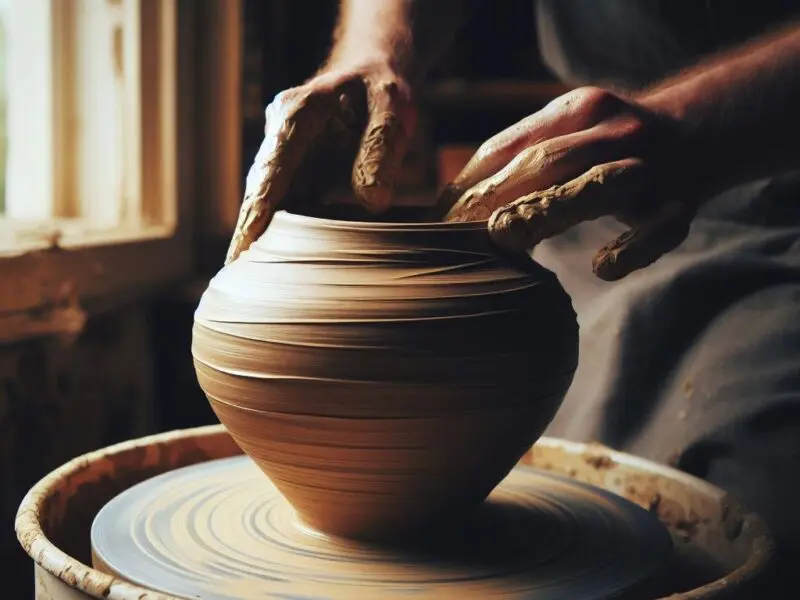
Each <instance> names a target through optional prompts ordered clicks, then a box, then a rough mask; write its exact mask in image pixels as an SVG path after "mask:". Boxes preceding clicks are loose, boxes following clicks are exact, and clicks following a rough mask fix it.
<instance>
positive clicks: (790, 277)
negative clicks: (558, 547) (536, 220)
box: [542, 219, 800, 551]
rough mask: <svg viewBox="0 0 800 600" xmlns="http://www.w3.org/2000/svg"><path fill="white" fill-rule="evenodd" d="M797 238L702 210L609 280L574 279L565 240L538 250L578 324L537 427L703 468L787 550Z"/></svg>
mask: <svg viewBox="0 0 800 600" xmlns="http://www.w3.org/2000/svg"><path fill="white" fill-rule="evenodd" d="M798 239H800V236H798V233H797V232H790V231H786V230H783V231H781V230H778V229H771V228H761V229H758V228H749V229H742V228H741V227H740V226H737V225H734V224H730V223H729V224H724V223H720V222H717V221H711V220H702V219H701V220H700V221H698V222H697V223H696V224H695V227H694V231H693V238H691V239H690V240H688V241H687V243H686V244H685V245H684V246H683V247H682V248H681V249H680V251H678V252H676V253H675V254H674V255H670V256H669V257H665V258H664V259H662V260H661V261H659V262H658V263H656V265H654V266H653V267H652V268H650V269H646V270H644V271H642V272H639V273H636V274H635V275H633V276H631V277H629V278H626V279H625V280H623V281H621V282H619V283H617V284H613V285H610V286H606V285H602V284H601V285H598V284H595V283H590V281H589V279H588V277H590V273H589V272H588V270H584V272H583V276H584V277H586V279H583V280H582V279H581V274H580V273H577V272H575V271H570V272H567V271H565V269H580V268H582V267H581V262H580V261H575V260H574V259H572V255H571V254H570V253H569V252H567V253H564V254H563V257H564V259H565V262H564V263H561V262H559V261H560V260H561V256H562V255H559V253H558V252H555V251H553V252H552V253H550V254H545V255H544V258H543V259H542V260H543V262H544V263H545V264H547V265H548V266H550V267H551V268H553V269H554V270H555V271H556V272H557V273H559V275H560V276H561V275H562V274H563V276H562V277H561V278H562V281H563V282H564V285H565V287H566V288H567V289H568V291H570V293H573V294H574V295H575V298H576V302H575V303H576V308H577V310H578V312H579V320H580V323H581V364H580V366H579V369H578V373H577V374H576V380H575V383H574V385H573V387H572V389H571V390H570V393H569V394H568V397H567V399H566V400H565V403H564V405H563V406H562V409H561V411H560V412H559V414H558V416H557V417H556V420H555V421H554V423H553V425H552V426H551V428H550V429H549V430H548V432H547V433H548V434H550V435H559V436H563V437H568V438H573V439H579V440H597V441H600V442H602V443H605V444H608V445H610V446H612V447H615V448H618V449H621V450H624V451H628V452H632V453H635V454H638V455H642V456H645V457H648V458H651V459H654V460H656V461H659V462H665V463H671V464H673V465H674V466H677V467H678V468H680V469H683V470H686V471H688V472H690V473H692V474H694V475H697V476H700V477H702V478H705V479H707V480H709V481H711V482H712V483H715V484H717V485H719V486H721V487H723V488H725V489H726V490H728V491H730V492H731V493H733V494H734V495H735V496H737V497H738V498H740V499H741V500H742V501H744V502H745V503H746V504H747V505H748V506H750V507H751V508H753V509H755V510H757V511H758V512H760V513H761V514H762V515H763V516H764V517H765V518H766V519H767V520H768V522H769V524H770V526H771V528H772V529H773V531H774V532H776V533H777V534H778V535H779V536H780V538H781V542H782V544H783V545H784V551H786V550H787V549H788V550H794V551H796V549H797V548H798V546H800V511H798V509H797V507H798V506H800V242H798ZM549 250H550V249H549ZM553 250H554V249H553ZM593 251H594V247H592V248H584V249H577V248H573V249H572V254H578V253H580V252H584V254H585V256H584V257H583V258H584V259H590V258H591V255H592V252H593ZM548 259H549V260H548ZM583 262H585V260H584V261H583Z"/></svg>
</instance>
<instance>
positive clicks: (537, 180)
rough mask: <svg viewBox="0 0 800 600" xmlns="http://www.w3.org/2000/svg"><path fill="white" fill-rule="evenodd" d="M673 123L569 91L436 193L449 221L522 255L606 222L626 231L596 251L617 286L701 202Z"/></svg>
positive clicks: (610, 99) (679, 236) (669, 241)
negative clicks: (612, 219) (585, 225)
mask: <svg viewBox="0 0 800 600" xmlns="http://www.w3.org/2000/svg"><path fill="white" fill-rule="evenodd" d="M687 139H688V137H687V133H686V131H684V128H683V127H682V125H681V123H679V122H678V121H677V120H675V119H672V118H670V117H668V116H666V115H662V114H658V113H656V112H655V111H653V110H651V109H649V108H648V107H647V106H645V105H644V104H638V103H634V102H631V101H627V100H624V99H623V98H621V97H619V96H616V95H614V94H612V93H610V92H607V91H605V90H602V89H598V88H580V89H577V90H573V91H571V92H569V93H567V94H565V95H563V96H561V97H560V98H557V99H556V100H554V101H553V102H551V103H550V104H548V105H547V106H546V107H545V108H543V109H542V110H541V111H539V112H537V113H535V114H533V115H531V116H529V117H527V118H525V119H523V120H522V121H520V122H519V123H517V124H516V125H514V126H512V127H510V128H509V129H507V130H505V131H503V132H501V133H500V134H498V135H497V136H495V137H493V138H491V139H489V140H488V141H487V142H486V143H484V144H483V145H482V146H481V148H480V149H479V150H478V152H477V153H476V154H475V155H474V156H473V158H472V159H471V160H470V162H469V163H468V164H467V166H466V167H465V168H464V169H463V171H462V172H461V173H460V174H459V175H458V177H457V178H456V179H455V180H454V181H453V182H452V184H450V185H449V186H448V187H447V188H446V189H445V190H444V192H443V194H442V196H441V198H440V201H439V207H440V214H441V212H444V211H445V210H447V209H448V208H449V207H452V208H450V210H449V212H448V213H447V215H446V217H445V219H446V220H451V221H468V220H480V219H488V220H489V230H490V233H491V235H492V238H493V239H494V241H495V242H496V243H497V244H498V245H499V246H501V247H503V248H505V249H507V250H512V251H521V250H530V249H532V248H533V247H534V246H536V244H538V243H539V242H541V241H542V240H544V239H546V238H549V237H551V236H555V235H558V234H560V233H563V232H564V231H565V230H567V229H568V228H570V227H572V226H574V225H576V224H578V223H580V222H582V221H588V220H594V219H597V218H600V217H602V216H606V215H613V216H616V217H617V218H618V219H619V220H620V221H622V222H623V223H625V224H627V225H628V226H629V227H630V230H629V231H627V232H626V233H624V234H623V235H622V236H620V237H619V238H618V239H617V240H615V241H613V242H611V243H610V244H609V245H608V246H606V247H605V248H603V249H602V250H600V252H599V253H598V254H597V255H596V257H595V259H594V261H593V265H592V266H593V269H594V272H595V274H596V275H597V276H598V277H600V278H601V279H604V280H617V279H620V278H622V277H624V276H625V275H628V274H629V273H630V272H632V271H634V270H636V269H640V268H642V267H645V266H647V265H649V264H651V263H652V262H654V261H655V260H657V259H658V258H659V257H660V256H662V255H663V254H665V253H666V252H669V251H670V250H672V249H674V248H675V247H676V246H678V245H679V244H680V243H681V242H682V241H683V240H684V239H685V237H686V235H687V233H688V230H689V224H690V222H691V220H692V218H693V217H694V215H695V212H696V209H697V206H698V203H699V198H701V197H702V196H703V190H701V189H700V187H699V185H698V183H697V182H698V181H701V180H702V178H700V177H696V176H695V173H696V172H697V171H698V167H699V164H700V161H696V160H692V158H691V156H690V155H689V153H688V151H687V150H686V149H687V148H689V147H690V146H691V145H690V144H687V143H686V140H687Z"/></svg>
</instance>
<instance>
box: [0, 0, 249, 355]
mask: <svg viewBox="0 0 800 600" xmlns="http://www.w3.org/2000/svg"><path fill="white" fill-rule="evenodd" d="M239 5H240V2H239V1H238V0H230V1H228V0H224V1H223V0H193V1H192V2H178V0H0V282H2V283H0V342H1V341H3V340H4V339H9V338H14V339H17V338H19V337H24V336H26V335H39V334H42V333H44V334H49V333H69V332H74V331H76V328H77V329H79V328H80V327H81V323H82V322H83V319H84V318H85V314H86V311H87V310H88V309H87V307H88V306H90V305H91V304H92V303H97V302H100V301H106V300H108V299H109V298H112V297H120V296H125V295H130V294H135V293H138V292H140V291H141V290H145V289H152V288H153V286H156V285H159V284H163V283H167V282H170V281H174V280H175V279H176V278H178V277H184V276H187V275H188V274H189V271H190V266H191V261H192V256H191V250H192V241H193V238H192V237H191V236H190V232H191V231H190V230H191V229H192V228H191V227H190V225H191V222H190V221H189V217H190V209H191V208H192V207H191V206H189V203H188V200H189V197H192V198H191V201H192V202H194V201H196V200H198V201H202V200H203V196H204V191H202V190H200V187H201V186H202V185H203V183H204V181H209V180H210V181H212V182H219V181H223V182H225V185H226V186H227V188H226V189H224V190H221V189H220V187H219V185H217V186H216V187H214V185H211V186H208V187H209V189H208V190H207V191H205V195H206V196H208V195H210V194H217V195H219V196H224V197H225V200H226V202H228V205H229V208H228V209H227V210H228V212H231V211H230V204H231V199H232V197H234V196H235V195H236V194H237V193H238V188H237V186H238V185H239V181H238V180H239V177H238V169H239V166H238V165H234V164H232V161H235V160H236V159H238V154H234V155H233V156H230V153H229V154H228V156H226V158H225V159H224V160H220V159H219V157H218V156H217V157H216V158H215V157H214V155H213V154H209V153H210V152H211V150H206V152H205V155H204V154H203V149H197V151H196V152H195V150H196V147H197V146H200V145H201V144H198V143H195V142H194V141H193V139H192V138H191V136H192V135H193V132H192V130H193V129H195V123H197V122H198V120H197V119H196V118H195V117H193V115H195V114H196V113H197V112H198V111H200V112H202V113H203V121H204V125H205V126H206V127H207V128H208V130H209V131H211V132H212V133H210V134H209V133H206V134H205V137H206V138H208V137H209V136H211V137H212V138H213V132H225V133H223V134H218V137H219V136H220V135H222V136H227V137H228V138H231V139H236V136H235V135H234V134H232V133H230V132H232V131H233V132H237V133H238V132H239V131H240V129H241V123H240V122H239V121H238V120H237V118H238V114H237V113H236V110H232V109H231V108H230V105H231V102H230V99H231V98H233V99H236V98H238V93H239V91H238V88H237V87H236V86H237V85H238V79H237V78H236V77H231V76H230V75H223V76H220V75H222V74H224V73H225V72H226V71H228V72H229V71H231V70H233V71H236V69H230V65H231V64H233V65H236V64H239V63H238V56H237V55H236V51H237V44H238V42H237V41H236V40H230V39H229V38H230V36H231V35H236V33H237V31H238V29H237V27H236V24H237V23H238V19H239V18H240V10H241V9H240V6H239ZM221 27H222V28H223V29H220V28H221ZM226 36H227V37H226ZM220 40H222V41H225V40H227V43H226V44H224V48H223V47H221V46H220V44H221V42H220ZM206 46H207V47H210V48H215V49H216V51H217V52H218V55H216V56H207V55H208V54H209V53H208V51H205V53H204V52H203V51H202V50H203V48H204V47H206ZM226 49H227V51H228V55H225V54H222V53H221V52H222V50H226ZM204 56H205V59H206V60H207V61H210V66H209V65H204V64H202V61H203V57H204ZM217 98H223V99H227V101H224V102H222V103H221V104H223V105H225V106H227V107H228V109H227V111H225V112H223V113H220V112H219V111H216V112H215V107H216V106H217V105H219V104H220V102H218V101H217ZM210 141H211V142H212V144H213V143H214V142H215V140H214V139H211V140H210ZM229 146H230V144H229ZM212 148H215V147H214V146H212ZM215 149H217V150H218V149H219V146H217V147H216V148H215ZM219 171H223V172H221V173H220V172H219ZM232 173H236V175H232ZM198 178H200V179H201V180H200V181H199V183H197V185H195V183H194V179H198ZM192 188H194V189H192ZM237 200H240V196H239V197H238V198H237ZM204 212H206V213H208V212H209V210H205V211H204ZM211 212H213V209H211Z"/></svg>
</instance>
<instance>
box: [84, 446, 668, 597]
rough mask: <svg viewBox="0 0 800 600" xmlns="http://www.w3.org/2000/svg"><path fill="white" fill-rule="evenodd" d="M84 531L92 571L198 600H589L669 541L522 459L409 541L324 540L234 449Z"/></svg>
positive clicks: (138, 494)
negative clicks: (486, 494)
mask: <svg viewBox="0 0 800 600" xmlns="http://www.w3.org/2000/svg"><path fill="white" fill-rule="evenodd" d="M91 539H92V550H93V563H94V566H95V568H97V569H99V570H101V571H104V572H106V573H109V574H111V575H114V576H117V577H119V578H121V579H123V580H126V581H128V582H131V583H135V584H138V585H141V586H143V587H146V588H149V589H153V590H158V591H161V592H165V593H169V594H173V595H176V596H185V597H202V598H205V599H206V600H234V599H235V600H249V599H255V598H264V597H292V598H299V597H314V598H319V597H325V598H331V599H342V600H344V599H347V600H349V599H354V598H386V599H390V598H407V597H408V595H409V594H413V595H415V596H416V597H425V598H487V597H496V596H500V597H507V598H532V597H535V598H537V599H538V600H554V599H556V598H570V599H571V600H591V599H601V598H609V597H618V594H621V593H623V592H630V591H631V590H634V589H637V588H638V587H640V586H641V584H642V583H643V582H646V581H647V580H648V579H649V578H650V577H652V576H653V575H654V574H656V573H658V572H659V571H660V570H661V569H662V567H663V566H664V565H665V564H666V563H667V561H668V559H669V556H670V553H671V549H672V541H671V539H670V536H669V534H668V533H667V530H666V528H664V527H663V526H662V525H661V524H660V523H659V522H658V519H656V518H655V517H654V516H652V515H650V514H649V513H648V512H647V511H645V510H643V509H642V508H640V507H638V506H636V505H635V504H633V503H632V502H628V501H626V500H624V499H623V498H621V497H619V496H616V495H614V494H611V493H609V492H605V491H603V490H600V489H597V488H594V487H591V486H588V485H585V484H580V483H577V482H575V481H571V480H569V479H567V478H563V477H559V476H556V475H552V474H548V473H545V472H541V471H536V470H534V469H532V468H530V467H518V468H516V469H514V470H513V471H512V472H511V473H510V474H509V476H508V477H506V478H505V479H504V480H503V482H501V484H500V485H499V486H498V488H497V489H496V490H495V491H494V492H493V493H492V495H491V496H490V498H489V500H488V501H487V502H486V503H485V504H484V505H482V506H481V508H480V509H479V510H476V511H475V512H473V513H471V514H470V515H469V516H468V517H466V518H465V519H463V520H462V521H460V522H459V524H458V525H457V526H454V527H450V528H448V527H444V528H441V529H436V528H433V529H431V530H430V531H429V532H427V535H426V536H425V538H424V540H421V541H419V542H414V543H410V544H407V545H405V546H386V545H383V546H378V545H368V544H363V543H357V542H352V541H348V540H345V539H341V538H335V537H327V536H323V535H319V534H317V533H316V532H314V531H312V530H308V529H307V528H305V527H304V525H303V523H302V522H301V521H299V520H298V518H297V516H296V515H295V514H294V512H293V511H292V510H291V508H290V507H289V505H288V504H287V503H286V502H285V501H284V500H283V498H281V496H280V494H279V493H278V491H277V490H276V489H275V487H274V486H273V485H272V484H271V483H270V482H269V481H268V480H267V479H266V478H264V477H263V475H262V474H261V473H260V471H259V470H258V468H257V467H256V466H255V465H254V464H253V462H252V461H251V460H250V459H248V458H246V457H238V458H232V459H223V460H217V461H211V462H207V463H203V464H200V465H195V466H192V467H188V468H184V469H179V470H175V471H171V472H169V473H166V474H164V475H161V476H159V477H156V478H153V479H151V480H148V481H146V482H144V483H142V484H139V485H137V486H135V487H133V488H130V489H129V490H127V491H125V492H124V493H122V494H121V495H119V496H117V497H116V498H114V499H113V500H112V501H111V502H109V503H108V504H107V505H106V506H105V507H104V508H103V510H101V511H100V513H99V514H98V515H97V517H96V519H95V520H94V523H93V525H92V532H91ZM626 597H627V596H626Z"/></svg>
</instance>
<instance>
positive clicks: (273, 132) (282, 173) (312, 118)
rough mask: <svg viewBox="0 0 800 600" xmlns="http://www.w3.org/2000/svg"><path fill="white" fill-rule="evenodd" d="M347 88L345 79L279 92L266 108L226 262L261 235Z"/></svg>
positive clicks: (230, 260)
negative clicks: (315, 88)
mask: <svg viewBox="0 0 800 600" xmlns="http://www.w3.org/2000/svg"><path fill="white" fill-rule="evenodd" d="M351 86H352V83H351V82H347V83H345V84H342V85H340V86H335V87H334V88H332V89H331V90H330V91H328V92H324V93H316V94H314V95H307V96H306V97H304V98H301V99H299V100H298V99H294V98H291V97H287V96H286V95H284V94H286V93H283V94H279V95H278V96H277V97H276V98H275V100H274V101H273V102H272V103H271V104H270V105H269V106H268V107H267V111H266V125H265V129H264V141H263V142H262V143H261V146H260V148H259V150H258V152H257V153H256V157H255V160H254V162H253V165H252V166H251V167H250V170H249V172H248V174H247V179H246V182H245V193H244V199H243V201H242V207H241V209H240V211H239V218H238V221H237V224H236V229H235V230H234V233H233V237H232V239H231V243H230V246H229V248H228V254H227V257H226V259H225V263H226V264H227V263H230V262H232V261H233V260H235V259H236V258H237V257H238V256H239V254H241V253H242V252H243V251H244V250H246V249H247V248H248V247H249V246H250V244H252V243H253V242H254V241H255V240H256V239H258V238H259V237H260V236H261V234H263V233H264V231H265V230H266V228H267V225H268V224H269V221H270V220H271V218H272V215H273V214H274V213H275V211H276V210H277V208H278V206H279V205H280V203H281V201H282V200H283V199H284V197H285V196H286V192H287V189H288V187H289V185H290V183H291V180H292V177H293V175H294V174H295V172H296V171H297V169H298V167H299V165H300V163H301V162H302V159H303V157H304V155H305V154H306V152H307V150H308V148H309V147H310V146H311V145H312V144H313V143H314V141H315V140H316V139H317V138H318V137H319V136H320V134H321V133H322V132H323V131H324V130H325V127H326V124H327V123H328V121H329V119H330V118H331V117H332V115H334V114H336V112H337V110H338V105H339V97H340V96H341V95H342V94H343V93H345V90H346V88H349V87H351Z"/></svg>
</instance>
